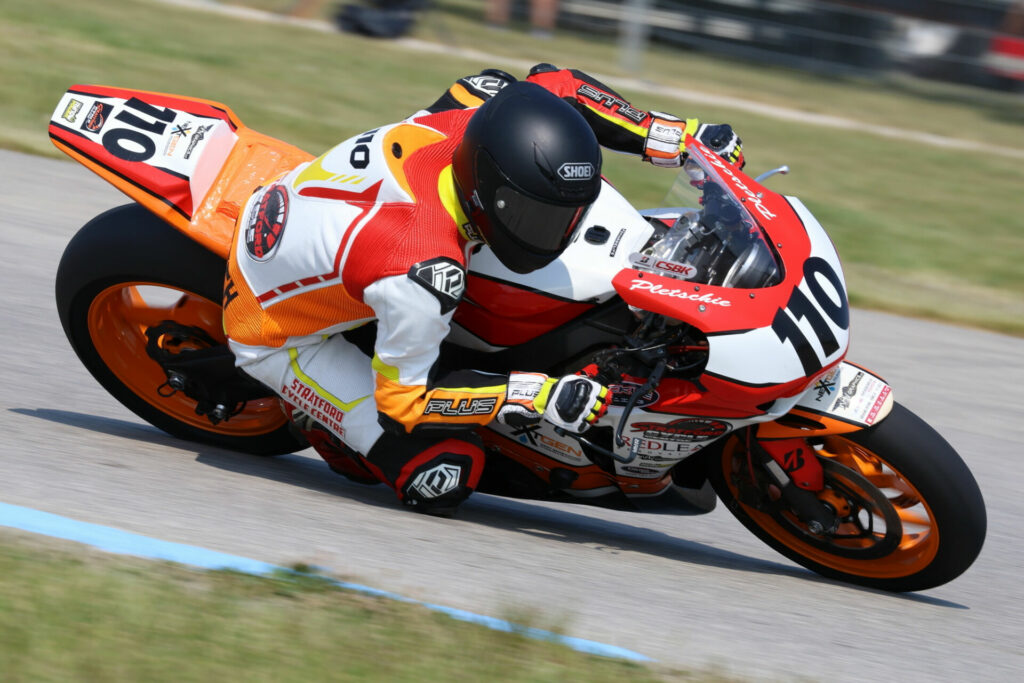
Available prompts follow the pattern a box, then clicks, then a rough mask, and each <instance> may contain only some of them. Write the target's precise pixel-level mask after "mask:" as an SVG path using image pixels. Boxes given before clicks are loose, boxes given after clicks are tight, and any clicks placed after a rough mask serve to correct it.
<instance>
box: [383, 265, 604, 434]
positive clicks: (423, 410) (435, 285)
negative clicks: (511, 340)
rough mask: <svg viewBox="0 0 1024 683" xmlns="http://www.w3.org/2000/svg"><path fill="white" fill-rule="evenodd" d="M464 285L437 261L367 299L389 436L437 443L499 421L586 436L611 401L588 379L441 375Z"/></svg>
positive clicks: (457, 271) (390, 280)
mask: <svg viewBox="0 0 1024 683" xmlns="http://www.w3.org/2000/svg"><path fill="white" fill-rule="evenodd" d="M464 281H465V272H464V271H463V270H462V267H461V266H460V265H459V264H457V263H455V262H454V261H451V260H450V259H432V260H431V261H428V262H426V264H416V265H415V266H413V267H412V268H411V269H410V271H409V274H408V275H407V276H391V277H385V278H382V279H380V280H377V281H376V282H374V283H373V284H371V285H370V286H369V287H367V288H366V289H365V290H364V292H363V300H364V301H365V302H366V303H367V304H368V305H369V306H370V307H371V308H373V310H374V312H375V313H376V314H377V341H376V345H375V348H374V355H373V372H374V375H375V383H376V389H375V391H374V399H375V400H376V402H377V412H378V415H379V420H380V424H381V426H382V427H384V429H386V430H388V431H390V432H392V433H398V434H414V435H417V436H433V435H443V434H444V433H450V432H452V431H459V430H464V429H467V428H469V429H472V428H475V427H478V426H480V425H484V424H487V423H488V422H490V421H492V420H494V419H498V420H499V421H501V422H503V423H504V424H509V425H512V426H523V425H526V424H533V423H536V422H538V421H540V420H541V418H544V419H547V420H548V421H549V422H551V423H552V424H555V425H557V426H559V427H562V428H564V429H568V430H570V431H573V432H581V431H583V430H584V429H586V428H587V427H588V426H590V424H591V423H593V422H594V421H595V420H597V419H598V418H600V417H601V415H603V414H604V412H605V410H607V407H608V403H609V401H610V400H611V395H610V394H609V393H608V389H607V388H605V387H604V386H602V385H600V384H598V383H597V382H595V381H593V380H591V379H589V378H587V377H579V376H575V375H569V376H566V377H562V378H555V377H548V376H547V375H544V374H541V373H533V372H512V373H511V374H510V375H505V374H500V375H496V374H492V373H487V372H480V371H477V370H457V371H447V372H446V371H441V370H440V369H439V366H438V357H439V355H440V347H441V342H442V341H443V340H444V338H445V337H446V336H447V335H448V329H449V324H450V322H451V318H452V314H453V312H454V310H455V306H457V305H458V302H459V299H460V297H461V295H462V283H463V282H464Z"/></svg>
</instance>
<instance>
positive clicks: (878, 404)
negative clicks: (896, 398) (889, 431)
mask: <svg viewBox="0 0 1024 683" xmlns="http://www.w3.org/2000/svg"><path fill="white" fill-rule="evenodd" d="M891 392H892V388H891V387H888V386H885V387H882V390H881V391H880V392H878V398H876V399H875V402H874V404H873V405H872V406H871V410H869V411H868V416H867V417H866V418H864V422H866V423H867V424H869V425H872V424H875V420H876V419H877V418H878V411H879V410H881V409H882V406H883V405H885V399H886V398H887V397H888V396H889V394H890V393H891Z"/></svg>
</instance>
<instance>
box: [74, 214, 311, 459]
mask: <svg viewBox="0 0 1024 683" xmlns="http://www.w3.org/2000/svg"><path fill="white" fill-rule="evenodd" d="M224 265H225V264H224V260H223V259H221V258H220V257H218V256H216V255H215V254H213V253H212V252H210V251H208V250H206V249H205V248H203V247H202V246H200V245H199V244H198V243H196V242H194V241H192V240H191V239H189V238H188V237H187V236H185V235H183V234H182V233H180V232H178V231H177V230H175V229H174V228H172V227H171V226H170V225H168V224H167V223H165V222H164V221H162V220H160V219H159V218H157V217H156V216H154V215H153V214H151V213H150V212H148V211H146V210H145V209H144V208H142V207H141V206H139V205H137V204H129V205H126V206H120V207H117V208H114V209H111V210H109V211H107V212H105V213H103V214H100V215H99V216H97V217H96V218H94V219H92V220H91V221H89V223H87V224H86V225H85V226H84V227H83V228H82V229H81V230H79V231H78V233H77V234H76V235H75V237H74V238H73V239H72V240H71V242H70V243H69V244H68V246H67V248H66V249H65V250H64V255H63V257H62V258H61V262H60V266H59V268H58V270H57V282H56V295H57V311H58V313H59V314H60V320H61V323H62V324H63V326H64V332H65V334H67V337H68V341H70V342H71V346H72V347H73V348H74V349H75V352H76V353H77V354H78V357H79V359H81V361H82V363H83V364H84V365H85V367H86V368H88V370H89V372H91V373H92V375H93V377H95V378H96V379H97V381H99V383H100V384H102V385H103V387H104V388H105V389H106V390H107V391H109V392H110V394H111V395H112V396H114V398H116V399H117V400H118V401H120V402H121V403H122V404H124V405H125V406H126V407H127V408H129V409H130V410H132V411H133V412H134V413H135V414H137V415H138V416H139V417H141V418H142V419H144V420H146V421H147V422H149V423H150V424H152V425H154V426H156V427H159V428H160V429H162V430H164V431H166V432H168V433H170V434H173V435H174V436H177V437H181V438H184V439H188V440H190V441H199V442H203V443H208V444H213V445H216V446H220V447H222V448H229V449H231V450H236V451H241V452H245V453H252V454H255V455H277V454H281V453H290V452H293V451H297V450H301V449H302V448H304V446H303V445H302V444H300V443H299V442H298V441H297V440H296V439H295V438H294V437H293V436H292V434H291V433H290V431H289V429H288V425H287V419H286V417H285V415H284V413H283V411H282V410H281V408H280V403H279V400H278V398H277V397H276V396H273V392H270V391H269V390H267V392H266V393H264V394H262V397H259V398H255V399H254V400H248V401H245V402H243V403H240V405H238V406H234V405H233V406H232V409H234V410H236V411H237V412H235V413H234V414H233V415H231V416H230V417H229V419H226V420H222V421H219V422H217V423H216V424H214V423H213V422H212V421H211V420H210V419H208V418H207V417H206V415H203V414H199V413H200V412H201V409H200V410H197V408H198V407H199V403H198V402H197V400H196V399H194V398H192V397H190V396H189V395H187V393H188V392H186V391H177V390H172V389H171V388H170V386H169V377H168V375H167V374H166V372H165V370H164V368H163V367H162V366H161V364H160V363H158V362H157V360H155V359H154V357H153V353H154V351H156V352H159V353H163V352H167V353H171V352H172V351H173V352H175V353H178V352H181V351H186V350H187V351H196V350H202V351H205V352H206V353H209V352H211V351H212V352H220V356H219V358H220V359H221V360H226V368H225V367H224V364H223V363H221V365H220V366H218V370H219V371H220V372H221V374H220V375H218V376H216V377H215V379H214V382H216V381H217V379H218V378H221V379H224V380H225V381H230V380H231V379H233V378H234V377H235V374H236V373H237V372H239V371H236V370H235V369H234V368H233V359H232V357H231V356H230V352H228V351H227V348H226V346H225V343H226V340H225V338H224V333H223V331H222V330H223V325H222V322H221V319H222V313H223V311H222V309H221V304H220V299H221V294H222V288H223V278H224ZM147 347H148V348H147ZM208 377H209V373H207V378H208Z"/></svg>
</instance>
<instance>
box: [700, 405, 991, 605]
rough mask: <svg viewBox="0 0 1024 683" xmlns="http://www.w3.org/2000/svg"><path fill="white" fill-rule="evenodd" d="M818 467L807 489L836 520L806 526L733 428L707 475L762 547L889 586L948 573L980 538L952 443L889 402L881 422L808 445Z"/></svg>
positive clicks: (972, 486) (912, 586)
mask: <svg viewBox="0 0 1024 683" xmlns="http://www.w3.org/2000/svg"><path fill="white" fill-rule="evenodd" d="M808 446H810V447H811V448H813V450H814V451H815V452H816V453H817V456H818V458H819V459H820V460H821V462H822V469H823V470H824V475H825V477H824V479H825V486H824V488H823V489H822V490H821V491H819V492H816V493H815V495H816V497H817V498H818V500H819V501H820V503H821V504H822V505H824V506H827V508H828V509H829V510H830V511H831V512H833V513H834V514H835V516H836V517H837V518H838V520H839V524H838V526H837V527H836V528H834V529H832V530H829V531H818V532H817V533H815V532H813V531H811V530H810V529H809V528H808V525H807V524H805V523H804V522H802V521H801V520H800V519H799V518H798V516H797V515H796V514H795V513H794V512H793V511H792V510H790V509H788V506H786V505H785V504H784V503H783V500H782V499H781V498H780V497H779V494H778V490H777V489H774V490H773V486H772V485H771V484H770V483H769V482H768V480H767V478H766V477H763V476H760V475H759V473H758V469H759V468H758V467H757V465H756V462H757V458H748V454H747V450H746V447H745V445H744V443H743V441H742V440H741V439H740V438H739V437H738V436H735V435H734V436H732V437H730V438H729V439H727V440H726V441H725V442H724V443H723V445H722V447H721V457H720V458H713V459H712V464H711V466H710V473H709V476H710V479H711V483H712V485H713V486H714V487H715V491H716V493H717V494H718V496H719V498H721V499H722V502H723V503H724V504H725V505H726V507H728V508H729V510H730V511H731V512H732V514H733V515H734V516H735V517H736V518H737V519H738V520H739V521H740V522H742V523H743V525H744V526H745V527H747V529H749V530H750V531H751V532H752V533H754V534H755V535H756V536H757V537H758V538H760V539H761V540H762V541H764V542H765V543H767V544H768V545H769V546H771V547H772V548H774V549H775V550H777V551H778V552H780V553H782V554H783V555H785V556H786V557H788V558H790V559H791V560H793V561H794V562H797V563H799V564H801V565H803V566H805V567H807V568H808V569H811V570H813V571H815V572H817V573H819V574H821V575H823V576H827V577H830V578H835V579H841V580H843V581H849V582H851V583H855V584H859V585H861V586H868V587H871V588H879V589H883V590H889V591H919V590H924V589H927V588H933V587H935V586H939V585H942V584H944V583H946V582H948V581H952V580H953V579H955V578H956V577H957V576H959V575H960V574H962V573H963V572H964V571H966V570H967V568H968V567H970V566H971V563H973V562H974V560H975V558H977V556H978V553H980V552H981V546H982V544H983V543H984V541H985V530H986V524H987V522H986V514H985V503H984V501H983V499H982V496H981V491H980V490H979V488H978V484H977V482H976V481H975V480H974V477H973V475H971V472H970V470H968V469H967V466H966V465H965V464H964V462H963V460H961V459H960V456H959V455H957V453H956V451H955V450H953V448H952V447H951V446H950V445H949V444H948V443H947V442H946V440H945V439H943V438H942V437H941V436H940V435H939V434H938V433H937V432H936V431H935V430H934V429H932V428H931V427H930V426H929V425H928V424H927V423H925V422H924V421H923V420H921V419H920V418H919V417H917V416H916V415H914V414H913V413H912V412H910V411H909V410H907V409H906V408H905V407H903V406H902V405H899V404H896V405H895V406H894V407H893V410H892V412H891V413H890V414H889V416H888V417H886V418H885V419H884V420H883V421H882V422H880V423H878V424H876V425H874V426H872V427H870V428H868V429H864V430H862V431H859V432H853V433H850V434H844V435H833V436H827V437H823V438H821V439H819V440H815V441H812V442H810V443H808Z"/></svg>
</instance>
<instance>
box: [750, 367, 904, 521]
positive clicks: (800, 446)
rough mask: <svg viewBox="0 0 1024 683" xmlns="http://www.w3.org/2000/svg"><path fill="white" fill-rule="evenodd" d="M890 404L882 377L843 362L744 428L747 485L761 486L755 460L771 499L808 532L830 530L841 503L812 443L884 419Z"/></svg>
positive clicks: (888, 394)
mask: <svg viewBox="0 0 1024 683" xmlns="http://www.w3.org/2000/svg"><path fill="white" fill-rule="evenodd" d="M892 406H893V395H892V388H891V387H890V386H889V385H888V384H887V383H886V382H885V380H883V379H882V378H881V377H879V376H877V375H875V374H874V373H872V372H871V371H870V370H867V369H866V368H863V367H860V366H858V365H854V364H853V363H849V362H847V361H845V360H844V361H842V362H841V363H839V364H838V365H837V366H836V367H834V368H832V369H831V370H829V371H828V372H827V373H825V374H823V375H822V376H821V377H819V378H818V379H817V380H816V381H815V382H814V383H812V385H811V386H810V387H809V388H808V390H807V391H806V392H805V393H804V395H803V396H801V397H800V400H798V401H797V402H796V404H795V405H794V406H793V407H792V408H791V409H790V410H789V412H787V413H786V414H785V415H782V416H780V417H778V418H776V419H775V420H773V421H771V422H763V423H761V424H758V425H752V426H749V427H747V428H746V429H745V430H744V432H745V433H744V434H743V438H744V439H745V441H746V446H747V449H746V450H747V458H748V468H749V474H750V483H751V485H752V486H753V487H754V489H755V490H757V489H761V488H762V487H761V486H758V480H757V477H756V475H755V472H754V464H755V463H757V464H758V465H760V469H761V471H763V472H764V473H765V476H766V477H767V484H768V491H767V493H768V496H769V498H770V499H772V500H778V499H782V500H783V501H784V502H785V503H786V504H787V505H788V506H789V508H790V509H791V510H792V511H793V512H794V513H795V514H796V515H797V517H799V518H800V520H801V521H802V522H804V523H805V524H807V528H808V530H809V531H810V532H811V533H814V534H821V533H830V532H834V531H835V530H836V529H837V528H838V525H839V516H837V514H836V512H837V510H838V511H839V512H840V514H842V510H841V509H840V508H843V507H844V506H843V504H842V503H841V501H838V500H837V499H836V496H834V495H830V490H829V489H826V488H825V473H824V470H823V468H822V465H821V460H820V459H819V457H818V455H817V452H816V451H815V449H814V448H813V447H812V446H811V442H812V441H814V440H815V439H821V438H823V437H825V436H829V435H833V434H847V433H850V432H855V431H859V430H861V429H866V428H868V427H870V426H872V425H874V424H877V423H878V422H880V421H882V420H883V419H885V417H886V416H887V415H888V414H889V412H890V411H891V410H892ZM755 495H756V494H755ZM754 504H755V505H756V504H757V503H756V502H755V503H754Z"/></svg>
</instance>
